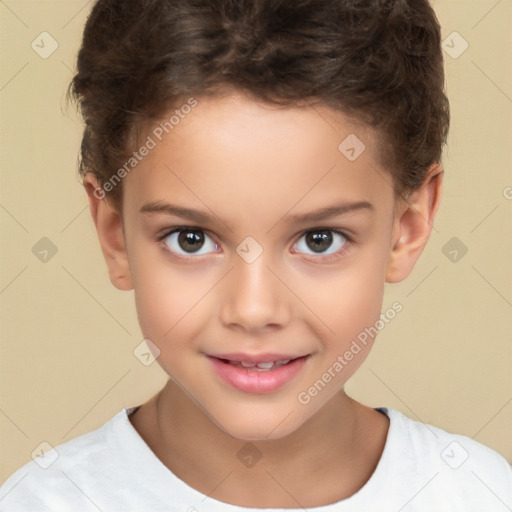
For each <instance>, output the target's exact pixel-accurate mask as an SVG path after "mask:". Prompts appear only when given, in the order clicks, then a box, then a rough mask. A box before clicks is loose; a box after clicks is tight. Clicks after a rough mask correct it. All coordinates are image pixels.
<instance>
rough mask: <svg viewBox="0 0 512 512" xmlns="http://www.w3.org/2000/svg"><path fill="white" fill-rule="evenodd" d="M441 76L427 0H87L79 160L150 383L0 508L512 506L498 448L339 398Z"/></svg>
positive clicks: (439, 124) (409, 244)
mask: <svg viewBox="0 0 512 512" xmlns="http://www.w3.org/2000/svg"><path fill="white" fill-rule="evenodd" d="M443 86H444V75H443V63H442V54H441V50H440V29H439V25H438V22H437V20H436V17H435V15H434V12H433V10H432V8H431V7H430V5H429V4H428V1H427V0H296V1H284V0H252V1H248V0H210V1H208V2H207V1H205V0H99V1H98V2H97V3H96V4H95V6H94V7H93V10H92V13H91V15H90V17H89V19H88V21H87V24H86V27H85V32H84V37H83V42H82V47H81V50H80V53H79V55H78V67H77V74H76V76H75V77H74V79H73V82H72V87H71V92H72V95H73V97H74V98H75V99H76V100H78V102H79V104H80V107H81V112H82V114H83V116H84V119H85V123H86V126H85V131H84V135H83V141H82V147H81V165H80V171H81V175H82V177H83V184H84V187H85V189H86V192H87V195H88V200H89V206H90V211H91V214H92V218H93V221H94V223H95V226H96V229H97V232H98V236H99V241H100V244H101V247H102V250H103V253H104V256H105V260H106V263H107V266H108V270H109V275H110V279H111V281H112V283H113V284H114V286H116V287H117V288H118V289H120V290H132V289H133V290H134V293H135V300H136V307H137V313H138V318H139V322H140V326H141V330H142V333H143V335H144V337H145V339H146V340H147V344H148V346H149V347H150V349H151V351H152V352H153V355H154V356H155V357H157V360H158V362H159V364H160V365H161V366H162V368H163V369H164V370H165V371H166V372H167V373H168V374H169V380H168V382H167V384H166V386H165V387H164V389H162V390H161V391H160V392H159V393H158V394H157V395H156V396H154V397H153V398H151V399H150V400H149V401H148V402H146V403H144V404H142V405H140V406H138V407H132V408H129V409H124V410H122V411H121V412H119V413H118V414H117V415H115V416H114V417H113V418H112V419H111V420H110V421H108V422H107V423H106V424H105V425H103V426H102V427H100V428H99V429H97V430H95V431H93V432H90V433H87V434H85V435H82V436H80V437H77V438H75V439H73V440H71V441H69V442H67V443H64V444H62V445H59V446H57V447H56V450H57V452H58V454H59V457H58V459H57V460H56V461H55V462H54V463H53V464H52V465H50V466H49V467H48V468H47V469H43V468H42V467H41V465H39V464H38V463H37V462H36V461H31V462H30V463H28V464H26V465H25V466H23V467H22V468H20V469H19V470H18V471H16V472H15V473H14V474H13V475H12V476H11V477H10V478H9V479H8V480H7V482H5V484H4V485H3V486H2V488H1V491H0V506H1V510H2V511H6V512H7V511H13V512H14V511H30V512H35V511H52V512H56V511H64V510H65V511H71V510H72V511H77V512H81V511H93V510H94V511H97V510H100V511H105V512H106V511H135V510H140V511H145V512H146V511H147V512H149V511H223V512H230V511H233V512H234V511H240V510H258V509H272V510H276V509H292V510H294V509H295V510H299V509H300V510H304V509H315V510H318V511H322V512H323V511H325V512H331V511H332V512H335V511H336V512H342V511H395V512H398V511H428V512H434V511H450V512H455V511H464V512H470V511H485V512H494V511H496V512H498V511H505V510H511V509H512V470H511V468H510V466H509V465H508V463H507V461H506V460H505V459H504V458H503V457H502V456H501V455H499V454H498V453H496V452H494V451H493V450H491V449H489V448H487V447H485V446H483V445H481V444H479V443H477V442H476V441H473V440H472V439H470V438H468V437H465V436H460V435H455V434H450V433H447V432H445V431H443V430H441V429H438V428H436V427H433V426H430V425H425V424H422V423H420V422H417V421H413V420H412V419H409V418H407V417H406V416H404V415H403V414H401V413H399V412H398V411H395V410H392V409H389V408H385V407H381V408H378V409H372V408H370V407H367V406H365V405H363V404H360V403H358V402H356V401H355V400H353V399H352V398H350V397H349V396H348V395H347V394H346V393H345V391H344V385H345V383H346V382H347V380H348V379H349V378H350V377H351V376H352V375H353V374H354V373H355V372H356V371H357V369H358V368H359V367H360V366H361V364H362V362H363V361H364V359H365V357H366V356H367V355H368V353H369V350H370V349H371V346H372V344H373V341H374V337H375V334H376V329H370V327H371V326H375V325H376V324H377V323H378V322H381V321H382V318H381V317H382V315H381V307H382V299H383V292H384V283H385V282H388V283H395V282H399V281H402V280H403V279H405V278H406V277H407V276H408V275H409V273H410V272H411V270H412V269H413V267H414V264H415V263H416V261H417V259H418V257H419V255H420V253H421V252H422V250H423V248H424V247H425V244H426V242H427V239H428V237H429V234H430V231H431V228H432V224H433V222H434V219H435V215H436V212H437V209H438V206H439V201H440V196H441V188H442V179H443V169H442V167H441V164H440V161H441V150H442V147H443V145H444V143H445V140H446V135H447V130H448V123H449V109H448V102H447V99H446V97H445V95H444V92H443ZM194 245H195V246H196V247H193V246H194ZM400 308H401V305H400V304H399V303H395V304H394V305H393V308H392V310H393V311H394V313H393V314H396V312H398V311H399V310H400ZM390 311H391V310H390ZM390 314H391V313H390ZM368 332H369V333H371V335H370V336H368V335H366V336H362V335H361V334H362V333H368Z"/></svg>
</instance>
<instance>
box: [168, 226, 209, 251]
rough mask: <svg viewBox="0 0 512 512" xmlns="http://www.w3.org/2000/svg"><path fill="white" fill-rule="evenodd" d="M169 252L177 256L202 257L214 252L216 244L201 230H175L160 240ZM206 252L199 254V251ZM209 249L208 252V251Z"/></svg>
mask: <svg viewBox="0 0 512 512" xmlns="http://www.w3.org/2000/svg"><path fill="white" fill-rule="evenodd" d="M162 240H163V241H164V242H165V245H166V246H167V247H168V249H169V251H170V252H172V253H175V254H177V255H178V256H181V255H183V256H185V257H186V256H187V255H199V256H201V255H203V254H207V253H208V252H212V250H213V251H215V249H216V248H217V244H216V243H215V242H214V241H213V240H212V239H211V238H210V237H209V236H208V235H206V234H205V233H204V231H203V230H202V229H191V228H189V229H184V228H182V229H175V230H173V231H171V232H170V233H169V234H167V235H166V236H165V237H163V238H162ZM204 247H206V250H205V251H203V252H202V253H200V252H199V251H201V249H203V248H204ZM208 249H210V250H208Z"/></svg>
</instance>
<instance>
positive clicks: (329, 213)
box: [140, 201, 375, 224]
mask: <svg viewBox="0 0 512 512" xmlns="http://www.w3.org/2000/svg"><path fill="white" fill-rule="evenodd" d="M358 210H359V211H365V210H366V211H369V212H374V211H375V208H374V206H373V205H372V204H371V203H369V202H368V201H355V202H343V203H339V204H336V205H332V206H326V207H324V208H319V209H318V210H315V211H312V212H308V213H300V214H293V215H285V216H284V217H283V218H282V219H281V220H285V221H287V222H289V223H305V222H312V221H321V220H325V219H330V218H332V217H337V216H341V215H344V214H346V213H349V212H353V211H358ZM140 212H141V213H146V214H152V213H164V214H167V215H173V216H176V217H181V218H183V219H189V220H191V221H194V222H197V223H198V224H206V223H214V222H215V221H216V220H217V219H216V217H215V216H214V215H211V214H209V213H207V212H203V211H200V210H194V209H191V208H186V207H184V206H179V205H174V204H170V203H166V202H164V201H152V202H150V203H147V204H145V205H144V206H142V208H141V209H140Z"/></svg>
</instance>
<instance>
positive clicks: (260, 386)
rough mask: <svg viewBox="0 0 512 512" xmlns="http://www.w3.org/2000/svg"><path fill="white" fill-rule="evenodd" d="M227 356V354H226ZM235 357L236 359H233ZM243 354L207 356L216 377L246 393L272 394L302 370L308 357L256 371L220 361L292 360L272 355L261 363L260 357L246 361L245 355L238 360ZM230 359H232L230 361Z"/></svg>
mask: <svg viewBox="0 0 512 512" xmlns="http://www.w3.org/2000/svg"><path fill="white" fill-rule="evenodd" d="M226 355H227V354H226ZM235 356H236V357H235ZM240 356H243V354H230V355H229V357H221V358H218V357H217V356H207V357H208V359H209V360H210V361H211V363H212V365H213V368H214V370H215V371H216V373H217V375H219V377H221V378H222V379H223V380H224V381H226V382H227V383H228V384H230V385H231V386H233V387H234V388H236V389H238V390H239V391H244V392H246V393H272V392H273V391H276V390H277V389H279V388H280V387H282V386H284V385H285V384H286V383H287V382H289V381H290V380H292V379H293V377H294V376H295V375H297V373H298V372H299V371H300V370H301V369H302V367H303V366H304V364H305V362H306V360H307V359H309V356H303V357H299V358H298V359H295V360H294V361H290V362H289V363H288V364H285V365H283V366H280V367H279V368H276V369H274V370H268V371H261V372H260V371H258V370H251V369H248V368H242V367H239V366H233V365H232V364H230V363H225V362H223V361H221V359H230V360H231V361H244V362H270V361H285V360H286V359H292V358H290V357H289V356H283V355H277V357H276V355H272V357H271V358H269V357H268V354H267V355H265V358H266V360H265V361H262V360H261V357H263V356H258V358H253V360H248V359H247V355H246V356H245V358H244V357H242V358H241V359H238V358H239V357H240ZM231 358H232V359H231Z"/></svg>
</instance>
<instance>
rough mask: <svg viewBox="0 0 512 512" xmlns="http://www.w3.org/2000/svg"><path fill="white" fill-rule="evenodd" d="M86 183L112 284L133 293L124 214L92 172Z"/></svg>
mask: <svg viewBox="0 0 512 512" xmlns="http://www.w3.org/2000/svg"><path fill="white" fill-rule="evenodd" d="M83 184H84V188H85V190H86V192H87V199H88V202H89V210H90V212H91V217H92V220H93V222H94V225H95V227H96V231H97V233H98V238H99V241H100V245H101V250H102V252H103V256H104V258H105V262H106V263H107V268H108V273H109V276H110V281H111V282H112V284H113V285H114V286H115V287H116V288H117V289H119V290H124V291H129V290H131V289H132V288H133V285H132V279H131V272H130V264H129V260H128V254H127V251H126V242H125V237H124V233H123V223H122V218H121V215H120V213H118V212H117V211H116V210H115V209H114V208H113V207H112V206H110V205H109V204H108V203H107V201H106V200H105V193H104V191H103V190H102V189H101V187H100V186H99V182H98V180H97V178H96V176H94V175H93V174H92V173H88V174H87V175H86V176H85V177H84V180H83Z"/></svg>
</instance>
